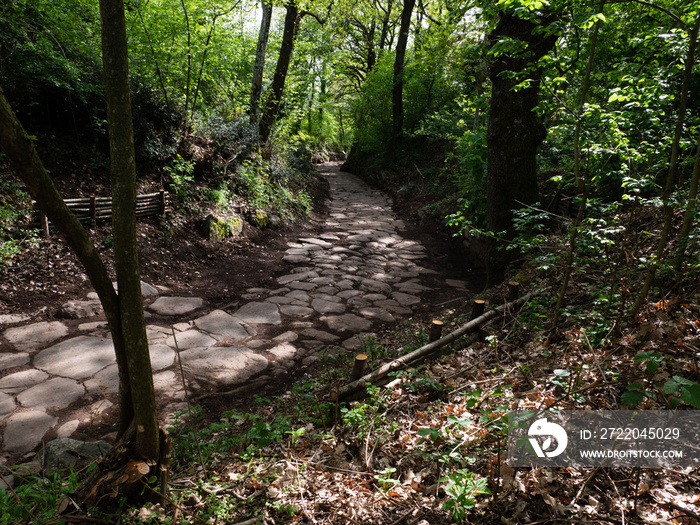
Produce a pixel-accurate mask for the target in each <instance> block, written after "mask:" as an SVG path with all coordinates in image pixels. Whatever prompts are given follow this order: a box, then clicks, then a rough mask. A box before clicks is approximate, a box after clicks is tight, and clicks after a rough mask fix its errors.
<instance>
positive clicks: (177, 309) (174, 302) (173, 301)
mask: <svg viewBox="0 0 700 525" xmlns="http://www.w3.org/2000/svg"><path fill="white" fill-rule="evenodd" d="M202 306H204V299H202V298H201V297H159V298H158V299H156V300H155V301H154V302H153V304H151V305H150V306H149V307H148V309H149V310H152V311H154V312H155V313H157V314H160V315H184V314H188V313H190V312H194V311H195V310H198V309H199V308H201V307H202Z"/></svg>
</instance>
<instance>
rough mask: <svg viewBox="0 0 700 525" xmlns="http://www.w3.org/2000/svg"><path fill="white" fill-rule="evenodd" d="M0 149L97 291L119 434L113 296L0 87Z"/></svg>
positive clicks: (117, 327) (124, 419)
mask: <svg viewBox="0 0 700 525" xmlns="http://www.w3.org/2000/svg"><path fill="white" fill-rule="evenodd" d="M0 149H1V150H2V151H3V152H4V153H5V154H6V155H7V157H8V159H9V160H10V164H12V167H13V168H14V170H15V172H16V173H17V175H18V176H19V178H20V179H22V182H24V184H26V185H27V190H28V191H29V194H30V195H31V196H32V198H33V199H34V200H35V201H36V202H37V203H38V204H39V207H40V208H41V210H42V212H43V213H44V214H45V215H46V217H48V219H49V220H51V222H52V223H53V224H54V225H55V226H56V228H58V230H59V232H60V233H61V235H62V236H63V238H64V239H65V240H66V242H67V243H68V246H70V248H71V249H72V250H73V252H74V253H75V254H76V256H77V257H78V260H79V261H80V263H81V264H82V265H83V267H84V268H85V273H87V276H88V278H89V279H90V283H91V284H92V286H93V288H95V292H97V295H98V297H99V298H100V302H101V303H102V307H103V309H104V312H105V317H106V318H107V322H108V323H109V329H110V331H111V332H112V342H113V344H114V350H115V353H116V359H117V367H118V369H119V429H118V433H119V434H120V435H121V434H122V433H123V432H125V431H126V429H127V428H128V426H129V423H130V422H131V420H132V419H133V405H132V401H131V387H130V383H129V375H128V372H127V358H126V344H125V341H124V338H123V336H122V329H121V316H120V313H119V303H118V298H117V294H116V292H115V291H114V287H113V286H112V280H111V279H110V277H109V274H108V273H107V268H106V267H105V265H104V263H103V262H102V259H101V258H100V254H99V253H98V252H97V250H96V249H95V245H94V244H93V243H92V241H91V240H90V237H89V236H88V234H87V232H86V231H85V230H84V229H83V227H82V225H81V224H80V222H79V221H78V219H77V218H76V216H75V215H73V213H72V212H71V211H70V210H69V209H68V207H67V206H66V204H65V202H63V199H62V198H61V195H60V194H59V193H58V190H57V189H56V186H54V183H53V181H52V180H51V177H49V175H48V173H47V172H46V169H45V168H44V165H43V164H42V163H41V159H39V155H38V154H37V152H36V149H35V148H34V144H32V141H31V139H30V138H29V136H28V134H27V132H26V131H25V130H24V128H23V127H22V125H21V124H20V122H19V120H17V117H16V116H15V114H14V112H13V111H12V109H11V108H10V105H9V103H8V102H7V99H6V98H5V93H4V92H3V91H2V88H0Z"/></svg>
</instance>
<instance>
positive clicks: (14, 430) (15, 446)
mask: <svg viewBox="0 0 700 525" xmlns="http://www.w3.org/2000/svg"><path fill="white" fill-rule="evenodd" d="M57 422H58V418H56V417H53V416H50V415H48V414H47V413H46V412H44V411H43V410H30V411H28V412H17V413H16V414H13V415H12V416H10V418H9V419H8V420H7V425H6V426H5V433H4V436H3V448H4V449H5V450H6V451H7V452H10V453H13V454H24V453H25V452H30V451H32V450H34V449H35V448H36V447H37V446H39V444H40V443H41V440H42V439H43V438H44V434H46V432H48V431H49V430H50V429H52V428H53V427H54V425H56V423H57Z"/></svg>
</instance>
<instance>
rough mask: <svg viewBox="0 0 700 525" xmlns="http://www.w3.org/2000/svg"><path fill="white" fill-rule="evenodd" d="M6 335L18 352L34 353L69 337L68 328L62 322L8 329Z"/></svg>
mask: <svg viewBox="0 0 700 525" xmlns="http://www.w3.org/2000/svg"><path fill="white" fill-rule="evenodd" d="M4 335H5V339H7V340H8V341H9V342H10V343H12V344H13V345H14V346H15V348H16V349H17V350H21V351H32V350H37V349H38V348H41V347H43V346H45V345H46V344H48V343H52V342H53V341H55V340H56V339H60V338H61V337H65V336H66V335H68V327H66V325H64V324H63V323H62V322H60V321H52V322H46V321H44V322H41V323H34V324H28V325H27V326H20V327H18V328H8V329H7V330H5V334H4Z"/></svg>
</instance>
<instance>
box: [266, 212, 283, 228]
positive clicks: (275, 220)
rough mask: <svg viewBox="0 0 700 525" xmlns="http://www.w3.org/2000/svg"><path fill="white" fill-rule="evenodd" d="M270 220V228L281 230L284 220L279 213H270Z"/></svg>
mask: <svg viewBox="0 0 700 525" xmlns="http://www.w3.org/2000/svg"><path fill="white" fill-rule="evenodd" d="M268 221H269V225H270V228H272V229H273V230H279V229H280V228H281V227H282V225H283V224H284V221H283V220H282V219H280V218H279V217H278V216H277V215H270V216H269V217H268Z"/></svg>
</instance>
